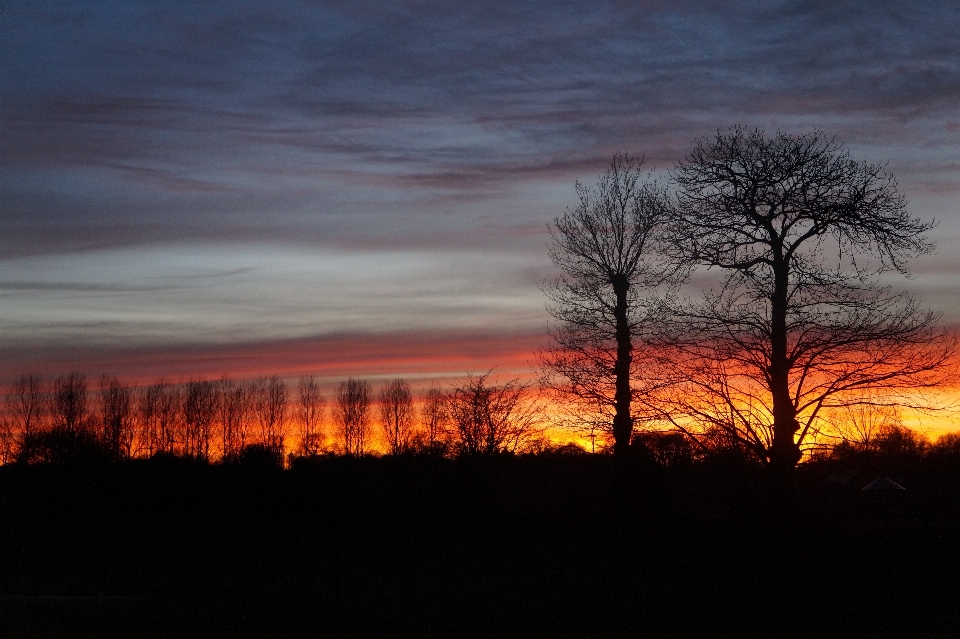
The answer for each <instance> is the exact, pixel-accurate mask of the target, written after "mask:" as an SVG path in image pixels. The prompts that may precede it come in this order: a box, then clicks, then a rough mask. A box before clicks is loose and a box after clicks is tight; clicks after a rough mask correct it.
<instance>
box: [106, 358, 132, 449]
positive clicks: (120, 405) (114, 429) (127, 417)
mask: <svg viewBox="0 0 960 639" xmlns="http://www.w3.org/2000/svg"><path fill="white" fill-rule="evenodd" d="M99 417H100V441H101V442H102V443H103V445H104V447H105V448H106V450H107V451H108V452H109V454H110V456H111V457H113V459H124V458H127V457H129V456H130V453H131V449H132V446H133V437H134V427H133V417H134V414H133V389H132V388H130V387H129V386H124V385H123V384H121V383H120V380H119V379H117V378H116V377H109V376H107V375H103V376H101V377H100V415H99Z"/></svg>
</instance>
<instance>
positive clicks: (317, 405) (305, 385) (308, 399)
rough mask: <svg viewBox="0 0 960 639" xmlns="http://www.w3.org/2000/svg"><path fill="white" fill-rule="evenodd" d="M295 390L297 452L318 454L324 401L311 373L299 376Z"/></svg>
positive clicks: (321, 436) (321, 434)
mask: <svg viewBox="0 0 960 639" xmlns="http://www.w3.org/2000/svg"><path fill="white" fill-rule="evenodd" d="M297 390H298V395H297V408H296V410H297V426H298V428H299V435H300V448H299V453H300V454H301V455H303V456H305V457H311V456H313V455H318V454H319V453H320V451H321V449H322V448H323V409H324V407H325V405H326V402H325V400H324V398H323V394H321V393H320V386H318V385H317V382H316V380H315V379H314V378H313V375H310V376H309V377H308V376H304V377H301V378H300V381H299V383H298V386H297Z"/></svg>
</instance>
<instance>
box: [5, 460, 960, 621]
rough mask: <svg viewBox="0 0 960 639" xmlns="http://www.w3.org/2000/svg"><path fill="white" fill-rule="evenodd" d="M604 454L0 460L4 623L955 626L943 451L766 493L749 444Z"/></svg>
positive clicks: (950, 502) (952, 505)
mask: <svg viewBox="0 0 960 639" xmlns="http://www.w3.org/2000/svg"><path fill="white" fill-rule="evenodd" d="M614 462H615V460H613V459H611V458H609V457H599V456H597V457H594V456H584V455H576V456H565V455H556V456H541V457H529V458H500V459H487V460H445V459H434V458H427V457H424V458H409V459H403V458H400V459H394V458H383V459H343V458H330V459H322V460H317V461H316V462H315V463H312V464H307V465H300V466H298V467H295V468H294V469H292V470H287V471H283V472H280V471H276V470H271V469H269V468H266V467H257V466H255V465H254V466H246V467H245V466H242V465H237V466H206V465H201V464H197V463H191V462H186V461H183V460H152V461H138V462H129V463H127V464H123V465H112V466H111V465H101V466H96V465H94V466H87V467H62V466H61V467H55V466H30V467H27V466H22V467H17V466H7V467H3V468H0V502H2V506H0V509H2V514H0V544H2V545H0V549H2V550H0V632H2V634H3V636H9V637H65V636H130V637H181V636H208V637H213V636H233V637H262V636H290V637H299V636H320V637H361V636H363V637H370V636H383V637H389V636H419V637H514V636H516V637H619V636H631V637H671V636H690V637H702V636H720V635H726V636H731V635H732V636H770V637H811V636H812V637H818V636H821V637H822V636H845V637H855V636H865V637H871V636H874V637H879V636H898V637H952V636H957V635H958V634H960V598H958V595H960V548H958V544H957V542H958V533H960V487H958V486H957V483H956V481H955V480H956V479H957V478H958V474H957V473H955V472H954V470H953V467H952V466H949V467H944V468H940V467H938V468H928V469H916V468H914V469H912V470H909V472H907V474H906V476H902V477H899V479H901V480H902V481H904V483H905V484H907V487H908V488H909V490H908V491H906V492H905V493H900V494H890V495H888V496H887V497H886V498H880V499H877V498H869V497H868V496H867V495H864V494H862V493H861V492H860V491H859V488H860V487H862V486H863V485H864V484H866V483H867V482H868V481H869V480H871V479H873V477H872V476H867V474H866V473H871V472H872V471H871V470H870V469H867V470H862V469H861V470H860V471H858V474H856V475H853V476H852V477H851V475H850V473H848V472H847V470H846V469H845V468H841V467H839V466H836V465H833V466H828V465H822V466H817V467H813V466H811V467H810V468H807V469H803V472H802V473H801V478H800V482H799V484H798V496H797V497H796V500H795V503H793V504H792V505H790V506H789V507H776V506H772V505H771V504H770V499H769V498H768V497H766V496H765V489H764V487H763V481H762V476H760V475H757V474H755V473H754V472H753V471H752V470H751V469H749V468H744V467H740V466H737V465H730V466H724V465H723V464H720V465H717V464H700V465H697V466H685V467H681V468H662V467H658V466H655V465H651V464H642V463H632V462H631V463H614ZM847 480H849V481H847ZM844 481H846V484H845V485H842V484H843V482H844ZM618 486H625V488H618Z"/></svg>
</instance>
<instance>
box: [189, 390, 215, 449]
mask: <svg viewBox="0 0 960 639" xmlns="http://www.w3.org/2000/svg"><path fill="white" fill-rule="evenodd" d="M218 399H219V398H218V392H217V385H216V384H215V383H214V382H210V381H206V380H196V381H191V382H188V383H187V385H186V387H185V389H184V394H183V426H184V428H183V432H184V437H183V452H184V454H186V455H187V456H189V457H196V458H198V459H204V460H209V459H210V430H211V428H212V425H213V422H214V420H215V419H216V416H217V402H218Z"/></svg>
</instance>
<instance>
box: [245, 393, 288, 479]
mask: <svg viewBox="0 0 960 639" xmlns="http://www.w3.org/2000/svg"><path fill="white" fill-rule="evenodd" d="M250 393H251V398H252V406H253V412H254V416H255V418H256V421H257V426H258V432H257V441H256V443H257V444H259V445H261V446H263V447H264V448H266V449H267V450H269V451H271V452H272V453H273V454H274V455H276V458H277V462H278V464H282V463H283V447H284V436H285V429H286V425H287V424H286V418H287V408H288V404H287V400H288V393H287V385H286V384H284V382H283V380H282V379H280V378H279V377H277V376H276V375H274V376H273V377H268V378H260V379H258V380H256V381H255V382H253V384H252V385H251V387H250Z"/></svg>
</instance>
